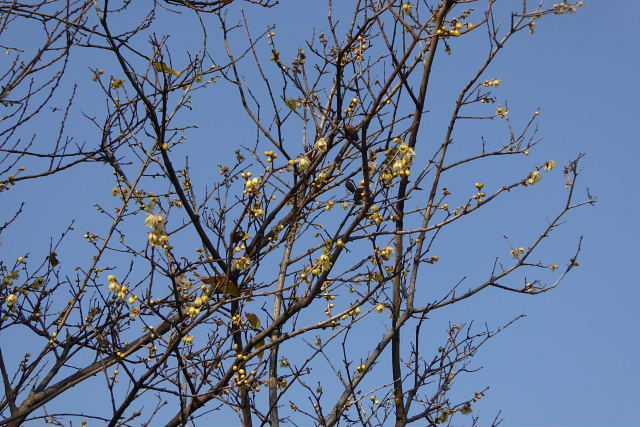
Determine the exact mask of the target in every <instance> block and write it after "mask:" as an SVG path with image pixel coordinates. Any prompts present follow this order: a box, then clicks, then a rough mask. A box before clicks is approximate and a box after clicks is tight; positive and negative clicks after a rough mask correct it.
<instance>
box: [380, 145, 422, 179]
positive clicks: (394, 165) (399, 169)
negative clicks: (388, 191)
mask: <svg viewBox="0 0 640 427" xmlns="http://www.w3.org/2000/svg"><path fill="white" fill-rule="evenodd" d="M393 142H395V143H396V144H397V145H396V146H395V147H391V148H389V149H388V150H387V156H386V160H385V165H386V168H385V170H384V171H383V172H382V176H381V178H382V181H383V182H384V183H385V185H391V184H392V182H393V179H394V178H395V177H397V176H398V175H399V176H401V177H409V176H410V175H411V165H412V164H413V158H414V157H415V156H416V152H415V151H414V149H413V148H411V147H409V146H408V145H407V144H406V143H405V142H404V141H403V140H402V139H401V138H394V139H393Z"/></svg>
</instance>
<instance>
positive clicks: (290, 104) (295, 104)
mask: <svg viewBox="0 0 640 427" xmlns="http://www.w3.org/2000/svg"><path fill="white" fill-rule="evenodd" d="M284 102H285V104H287V107H289V108H291V109H292V110H295V109H296V108H298V107H299V106H300V103H299V102H298V101H297V100H295V99H293V98H287V99H285V100H284Z"/></svg>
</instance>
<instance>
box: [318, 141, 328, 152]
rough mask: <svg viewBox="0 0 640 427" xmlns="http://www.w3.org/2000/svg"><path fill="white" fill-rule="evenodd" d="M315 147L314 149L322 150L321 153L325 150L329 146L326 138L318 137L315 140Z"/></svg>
mask: <svg viewBox="0 0 640 427" xmlns="http://www.w3.org/2000/svg"><path fill="white" fill-rule="evenodd" d="M315 148H316V150H318V151H322V152H323V153H325V152H326V151H327V149H328V148H329V144H328V143H327V140H326V139H324V138H319V139H318V140H317V141H316V144H315Z"/></svg>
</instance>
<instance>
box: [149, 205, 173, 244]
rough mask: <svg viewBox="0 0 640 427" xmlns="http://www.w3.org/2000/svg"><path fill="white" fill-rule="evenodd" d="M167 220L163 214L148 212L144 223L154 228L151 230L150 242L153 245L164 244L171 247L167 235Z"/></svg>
mask: <svg viewBox="0 0 640 427" xmlns="http://www.w3.org/2000/svg"><path fill="white" fill-rule="evenodd" d="M165 223H166V220H165V218H164V216H162V214H154V213H152V212H149V213H148V214H147V218H146V219H145V220H144V225H146V226H147V227H149V228H153V230H152V231H150V232H149V236H148V238H149V242H150V243H151V246H162V247H163V248H164V249H169V245H168V243H167V242H168V241H169V236H167V229H166V228H165Z"/></svg>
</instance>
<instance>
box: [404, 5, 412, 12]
mask: <svg viewBox="0 0 640 427" xmlns="http://www.w3.org/2000/svg"><path fill="white" fill-rule="evenodd" d="M412 8H413V5H412V4H411V3H404V4H403V5H402V11H403V12H404V13H411V9H412Z"/></svg>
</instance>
